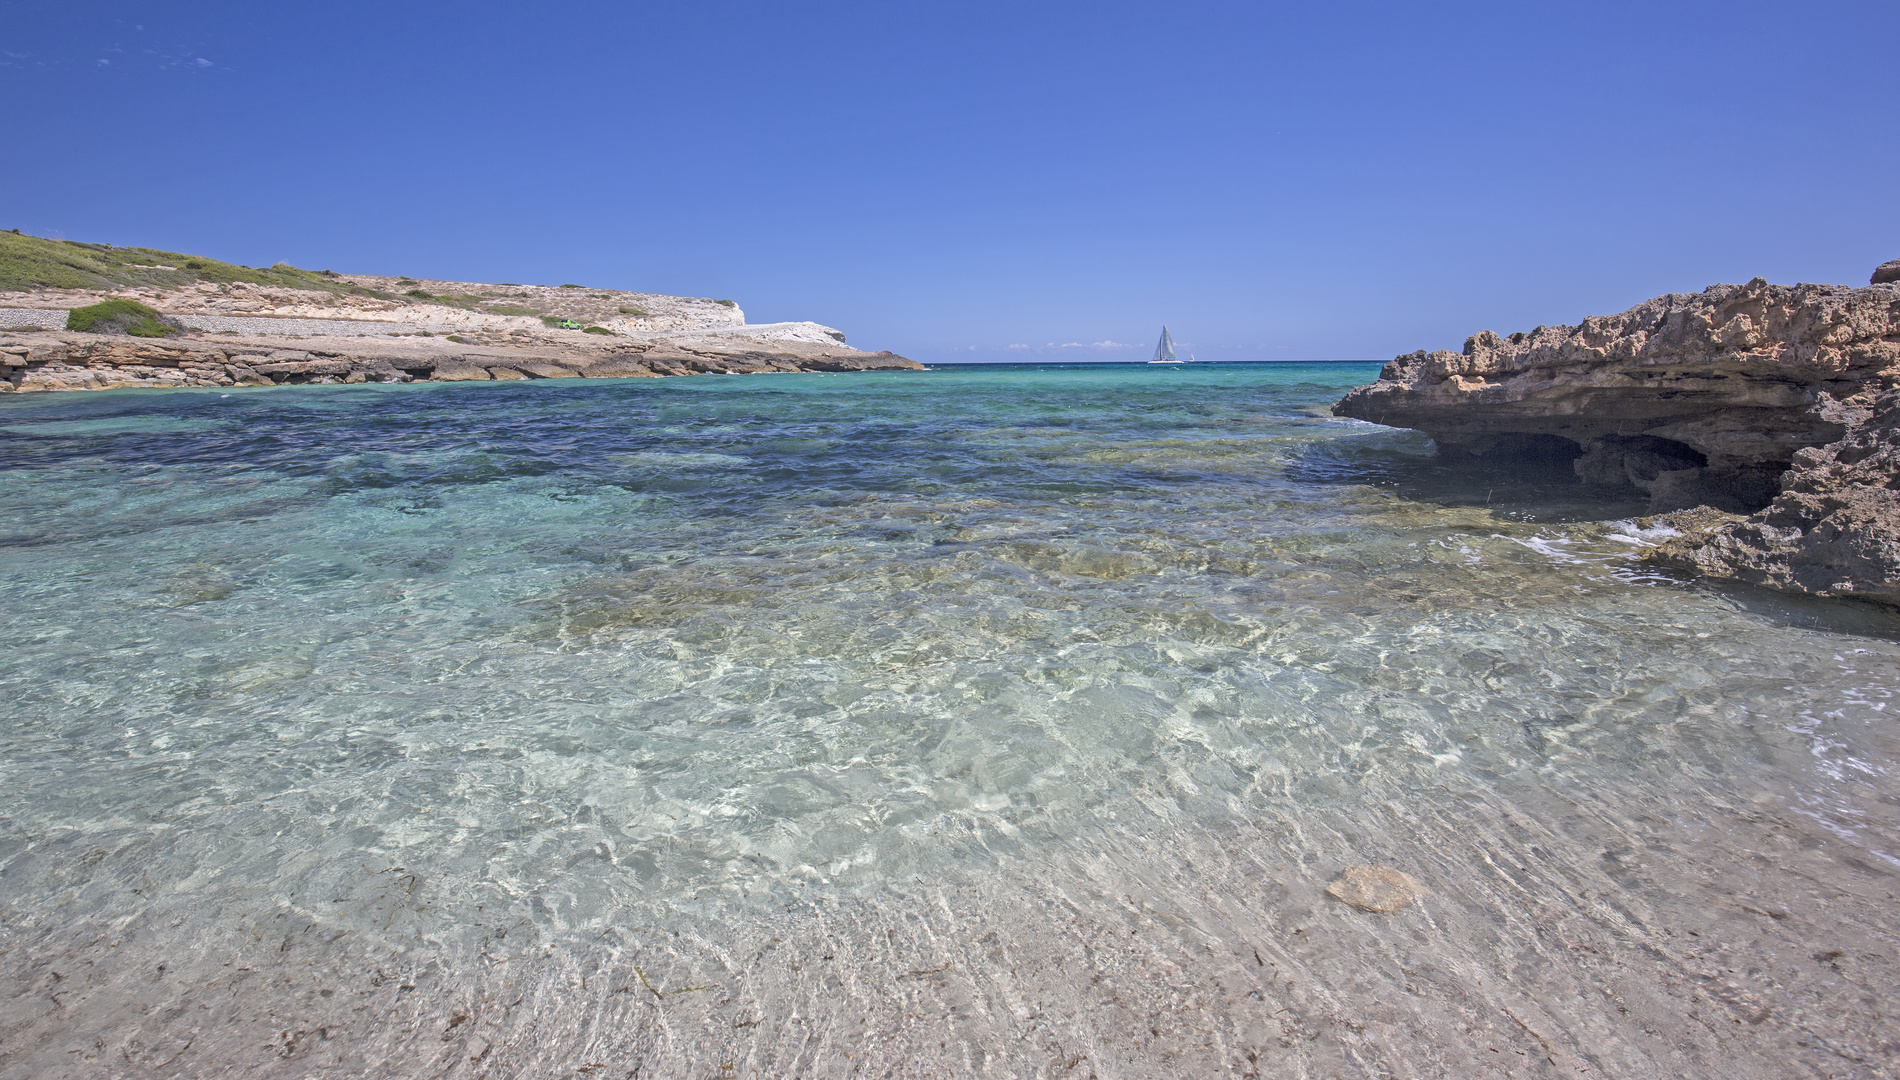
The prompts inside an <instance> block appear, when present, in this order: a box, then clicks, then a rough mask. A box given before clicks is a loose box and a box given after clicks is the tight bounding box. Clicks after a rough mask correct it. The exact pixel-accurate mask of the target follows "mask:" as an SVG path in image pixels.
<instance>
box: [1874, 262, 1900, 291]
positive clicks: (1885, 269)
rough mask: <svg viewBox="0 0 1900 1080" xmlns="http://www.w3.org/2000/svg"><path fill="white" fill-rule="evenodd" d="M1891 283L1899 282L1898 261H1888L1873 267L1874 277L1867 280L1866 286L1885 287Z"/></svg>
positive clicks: (1899, 266) (1899, 264)
mask: <svg viewBox="0 0 1900 1080" xmlns="http://www.w3.org/2000/svg"><path fill="white" fill-rule="evenodd" d="M1893 281H1900V259H1888V260H1887V261H1886V262H1884V263H1881V264H1880V265H1879V266H1876V267H1874V276H1873V277H1871V278H1869V279H1867V284H1869V285H1885V284H1887V283H1888V282H1893Z"/></svg>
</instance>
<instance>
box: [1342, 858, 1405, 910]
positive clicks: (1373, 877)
mask: <svg viewBox="0 0 1900 1080" xmlns="http://www.w3.org/2000/svg"><path fill="white" fill-rule="evenodd" d="M1326 892H1327V894H1328V895H1330V896H1331V897H1332V898H1333V899H1335V900H1337V901H1339V902H1340V903H1342V904H1350V905H1352V906H1353V907H1356V908H1358V909H1359V910H1361V911H1375V912H1378V913H1379V914H1381V915H1389V914H1391V913H1392V912H1394V911H1397V910H1399V909H1400V908H1402V907H1404V906H1405V905H1407V904H1409V903H1411V902H1412V901H1414V900H1417V899H1418V898H1419V897H1421V896H1424V895H1425V887H1424V886H1422V885H1420V884H1419V883H1418V882H1417V881H1416V880H1414V879H1413V878H1412V875H1410V874H1407V873H1405V872H1404V871H1402V870H1393V869H1391V868H1390V867H1385V866H1349V867H1347V868H1346V869H1345V871H1344V872H1342V873H1341V874H1340V875H1339V876H1338V877H1336V878H1334V879H1333V882H1332V884H1330V885H1328V886H1326Z"/></svg>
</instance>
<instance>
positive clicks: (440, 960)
mask: <svg viewBox="0 0 1900 1080" xmlns="http://www.w3.org/2000/svg"><path fill="white" fill-rule="evenodd" d="M1376 370H1377V369H1376V367H1375V366H1373V365H1339V364H1256V365H1203V366H1199V367H1193V368H1183V369H1159V370H1157V369H1149V368H1144V367H1141V366H1133V367H1099V366H1098V367H1089V366H1081V365H1077V366H1049V367H981V368H943V369H938V370H933V371H929V372H891V373H860V374H850V375H779V376H750V377H727V378H720V377H695V378H682V379H664V380H661V379H642V380H624V381H622V380H595V381H547V382H531V383H517V384H509V385H494V386H491V385H456V384H444V385H430V384H423V385H409V386H361V387H342V386H338V387H296V388H291V387H283V388H271V389H263V390H240V391H231V392H220V391H189V390H180V391H163V392H154V391H112V392H101V393H86V394H54V395H36V396H19V397H11V398H6V399H0V463H4V469H3V470H0V509H3V510H4V512H3V513H0V550H3V551H4V561H3V562H0V627H3V628H4V632H5V641H6V643H7V646H6V649H5V650H4V652H3V653H0V700H4V701H6V702H7V705H6V707H5V713H4V715H5V718H6V723H5V725H4V727H3V728H0V821H4V823H5V829H4V832H3V833H0V905H3V906H0V915H3V916H4V923H3V924H0V945H4V949H5V952H4V964H3V965H0V971H4V972H5V986H6V990H7V995H6V997H5V998H4V999H3V1003H0V1075H5V1076H9V1077H10V1076H16V1075H17V1076H28V1075H55V1074H62V1073H64V1074H70V1075H94V1076H96V1075H139V1076H146V1075H180V1076H186V1075H189V1076H200V1075H213V1074H222V1073H225V1072H230V1073H236V1074H243V1075H280V1074H281V1075H286V1076H305V1075H316V1074H334V1075H369V1074H374V1075H431V1076H433V1075H471V1076H472V1075H496V1076H506V1075H533V1076H543V1075H545V1076H557V1075H558V1076H568V1075H631V1074H634V1073H637V1074H638V1075H640V1076H652V1075H662V1076H706V1075H726V1076H732V1075H801V1076H809V1075H856V1074H860V1073H863V1074H874V1075H970V1074H989V1075H1007V1076H1014V1075H1089V1074H1094V1075H1101V1076H1112V1075H1120V1076H1152V1075H1161V1074H1166V1073H1172V1074H1176V1075H1200V1074H1226V1073H1229V1072H1245V1071H1247V1070H1254V1071H1256V1072H1258V1073H1260V1074H1262V1075H1316V1076H1318V1075H1334V1074H1375V1075H1383V1074H1396V1075H1454V1074H1455V1075H1479V1074H1492V1073H1496V1074H1499V1075H1546V1074H1548V1075H1596V1074H1599V1073H1606V1074H1609V1075H1617V1076H1647V1075H1656V1076H1661V1075H1675V1076H1787V1075H1808V1074H1813V1075H1817V1076H1820V1075H1826V1076H1875V1075H1891V1074H1892V1073H1891V1065H1890V1064H1889V1063H1890V1062H1891V1061H1892V1060H1894V1059H1895V1055H1896V1054H1900V1027H1897V1026H1896V1023H1895V1021H1894V1020H1893V1019H1891V1011H1890V1010H1888V1009H1886V1008H1885V1007H1884V1006H1883V1005H1881V1004H1879V1003H1880V1002H1881V1001H1884V999H1885V996H1886V995H1887V993H1888V990H1887V988H1888V987H1890V986H1891V985H1893V983H1894V982H1895V980H1896V977H1897V976H1900V949H1897V947H1900V928H1897V927H1896V924H1895V916H1894V914H1893V910H1894V909H1893V906H1892V903H1891V898H1892V896H1893V891H1894V889H1895V887H1896V884H1897V883H1900V877H1897V876H1896V875H1897V873H1900V812H1897V810H1896V807H1900V787H1897V786H1896V784H1895V782H1894V779H1893V776H1892V772H1891V768H1892V765H1891V763H1892V762H1893V761H1894V758H1895V752H1896V750H1897V749H1900V740H1896V738H1895V735H1894V731H1893V725H1892V723H1891V721H1890V719H1889V717H1888V715H1887V703H1888V701H1889V700H1890V699H1891V693H1892V690H1891V688H1892V687H1893V686H1894V684H1895V680H1894V676H1895V674H1896V672H1897V671H1900V646H1896V644H1895V641H1896V639H1900V620H1897V619H1896V618H1895V617H1893V616H1892V615H1890V614H1887V613H1884V612H1882V611H1880V610H1877V609H1871V608H1862V607H1857V606H1851V605H1837V604H1818V603H1809V602H1799V601H1792V600H1786V599H1782V598H1778V597H1775V596H1773V595H1771V594H1765V593H1755V592H1749V591H1738V590H1723V589H1717V588H1712V587H1708V586H1705V585H1701V584H1698V583H1695V582H1691V581H1685V580H1681V579H1678V578H1675V577H1671V576H1668V575H1663V574H1659V573H1656V572H1653V571H1650V570H1647V569H1645V568H1644V567H1643V566H1642V565H1641V564H1639V563H1638V562H1637V561H1636V558H1635V556H1636V555H1637V554H1638V553H1639V552H1640V550H1641V548H1642V544H1643V542H1644V539H1645V536H1644V534H1643V532H1642V529H1641V527H1640V526H1639V525H1638V524H1637V523H1635V522H1634V521H1633V520H1631V518H1632V516H1633V515H1635V514H1638V513H1640V512H1641V505H1640V503H1637V502H1634V501H1629V500H1628V499H1626V498H1625V497H1624V496H1622V495H1620V494H1619V493H1616V492H1611V491H1601V490H1593V489H1589V488H1585V487H1583V486H1581V485H1578V484H1576V483H1575V482H1574V479H1573V478H1572V477H1570V476H1569V475H1568V474H1567V473H1566V472H1564V471H1563V470H1562V469H1561V468H1560V469H1556V470H1550V471H1542V472H1540V471H1537V470H1536V469H1527V470H1525V471H1512V470H1504V469H1497V468H1484V467H1450V466H1445V465H1441V464H1439V463H1438V462H1436V461H1435V460H1434V459H1433V458H1432V457H1431V456H1430V447H1429V444H1428V443H1426V442H1425V440H1424V439H1423V438H1422V437H1421V436H1418V435H1416V434H1413V433H1408V432H1399V431H1392V430H1388V429H1381V428H1376V427H1372V426H1370V425H1365V424H1361V423H1358V422H1354V421H1343V420H1337V419H1334V418H1332V417H1331V416H1330V415H1329V414H1328V413H1327V406H1329V405H1330V404H1331V403H1332V402H1333V401H1335V400H1337V399H1338V397H1339V396H1340V395H1341V394H1342V393H1343V392H1344V389H1345V388H1346V387H1348V386H1351V385H1355V384H1358V383H1362V382H1365V381H1369V380H1370V379H1372V378H1374V377H1375V374H1376ZM1361 863H1371V864H1376V865H1383V866H1393V867H1397V868H1399V869H1403V870H1405V871H1406V872H1408V873H1410V874H1412V875H1413V876H1414V877H1416V878H1418V879H1419V881H1420V882H1421V883H1422V884H1423V885H1424V886H1425V887H1426V888H1427V890H1428V891H1429V893H1428V895H1427V897H1426V898H1425V899H1424V900H1423V901H1421V902H1420V903H1419V904H1417V905H1415V906H1413V907H1412V908H1409V909H1407V910H1405V911H1402V912H1400V913H1397V914H1394V915H1384V916H1381V915H1372V914H1367V913H1362V912H1358V911H1354V910H1351V909H1347V908H1344V907H1341V906H1339V905H1337V904H1335V903H1333V902H1332V901H1331V899H1330V898H1329V897H1327V896H1326V895H1325V894H1324V892H1323V891H1322V890H1323V887H1324V885H1325V884H1326V883H1327V882H1328V881H1330V880H1331V879H1332V878H1333V876H1335V875H1336V874H1337V873H1338V872H1339V871H1340V870H1342V869H1343V868H1345V867H1347V866H1351V865H1355V864H1361Z"/></svg>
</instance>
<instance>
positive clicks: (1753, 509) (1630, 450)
mask: <svg viewBox="0 0 1900 1080" xmlns="http://www.w3.org/2000/svg"><path fill="white" fill-rule="evenodd" d="M1880 276H1881V275H1879V274H1876V278H1877V279H1878V278H1879V277H1880ZM1897 388H1900V282H1882V283H1880V284H1874V285H1868V286H1863V287H1861V288H1851V287H1848V286H1845V285H1793V286H1788V285H1771V284H1769V283H1768V282H1766V281H1764V280H1762V279H1760V278H1756V279H1755V280H1753V281H1751V282H1749V283H1747V284H1746V285H1713V286H1710V287H1709V288H1708V289H1705V290H1704V291H1702V292H1701V293H1672V294H1670V295H1668V296H1661V297H1657V298H1656V299H1654V300H1650V301H1647V302H1645V303H1642V304H1639V305H1637V306H1636V307H1633V308H1631V309H1629V310H1628V311H1625V312H1623V313H1621V314H1618V315H1604V316H1593V317H1591V318H1588V319H1585V320H1583V322H1582V323H1581V324H1579V325H1577V326H1540V327H1538V328H1537V329H1535V330H1533V331H1531V332H1529V333H1517V334H1512V335H1510V336H1509V337H1500V336H1498V335H1497V334H1495V333H1492V332H1490V331H1484V332H1482V333H1479V334H1476V335H1473V336H1472V337H1471V338H1470V339H1469V340H1467V341H1466V342H1465V347H1464V351H1463V352H1462V353H1454V352H1450V351H1443V350H1441V351H1439V352H1430V353H1427V352H1423V351H1421V352H1415V353H1411V354H1408V355H1405V356H1400V357H1398V358H1396V359H1394V360H1393V361H1392V362H1391V363H1389V364H1387V365H1386V366H1385V368H1384V370H1383V371H1381V372H1380V375H1379V381H1378V382H1376V383H1373V384H1372V385H1370V386H1362V387H1358V388H1356V389H1354V390H1353V391H1352V392H1350V393H1348V394H1347V395H1346V397H1345V398H1344V399H1343V400H1341V401H1340V402H1339V403H1338V404H1337V405H1335V406H1334V407H1333V413H1334V415H1337V416H1346V417H1353V418H1356V419H1360V420H1368V421H1371V422H1373V423H1378V424H1387V425H1391V426H1395V427H1405V428H1413V429H1415V430H1418V431H1422V432H1425V433H1426V434H1427V435H1430V436H1431V437H1432V439H1433V440H1434V441H1435V442H1436V443H1437V444H1438V448H1439V452H1440V453H1441V454H1444V455H1448V456H1459V455H1473V456H1480V457H1487V456H1502V455H1508V456H1512V457H1517V458H1522V457H1525V456H1539V457H1544V458H1546V459H1548V458H1552V457H1556V458H1560V459H1568V460H1570V461H1571V464H1572V468H1573V469H1574V470H1575V471H1576V473H1577V475H1578V476H1579V477H1581V478H1582V479H1583V480H1585V481H1587V482H1590V483H1595V484H1602V485H1613V486H1619V487H1633V488H1636V489H1638V490H1640V491H1643V492H1645V493H1647V494H1648V496H1649V498H1650V507H1651V510H1652V511H1653V512H1656V513H1660V514H1670V512H1673V511H1684V510H1692V509H1693V510H1695V512H1694V513H1692V514H1688V515H1674V514H1670V516H1669V517H1666V518H1665V519H1664V523H1666V524H1670V525H1672V526H1674V527H1675V528H1676V529H1677V532H1678V535H1677V536H1675V537H1674V538H1672V539H1670V540H1668V541H1667V542H1665V543H1663V544H1662V545H1661V546H1660V547H1659V548H1658V549H1656V550H1655V551H1654V552H1652V553H1651V555H1650V558H1651V559H1653V560H1655V561H1657V562H1661V563H1665V564H1668V565H1673V566H1676V567H1679V568H1682V569H1686V570H1691V571H1694V572H1697V573H1701V574H1706V575H1710V576H1713V577H1718V578H1725V579H1731V580H1736V581H1743V582H1748V583H1751V584H1757V585H1764V586H1768V587H1770V588H1776V589H1782V590H1785V591H1789V592H1797V593H1806V594H1811V595H1817V596H1852V597H1863V598H1868V599H1874V600H1879V601H1882V602H1884V603H1888V604H1896V605H1900V491H1896V490H1895V488H1896V487H1900V392H1897Z"/></svg>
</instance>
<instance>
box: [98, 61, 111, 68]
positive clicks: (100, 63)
mask: <svg viewBox="0 0 1900 1080" xmlns="http://www.w3.org/2000/svg"><path fill="white" fill-rule="evenodd" d="M99 66H100V67H111V66H112V61H110V60H101V61H99Z"/></svg>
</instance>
